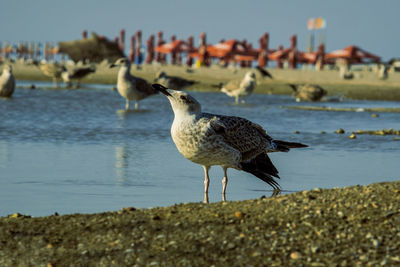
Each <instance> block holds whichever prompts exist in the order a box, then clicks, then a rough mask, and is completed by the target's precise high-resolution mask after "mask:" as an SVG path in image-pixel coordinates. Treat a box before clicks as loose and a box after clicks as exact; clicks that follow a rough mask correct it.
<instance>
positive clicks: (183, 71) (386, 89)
mask: <svg viewBox="0 0 400 267" xmlns="http://www.w3.org/2000/svg"><path fill="white" fill-rule="evenodd" d="M161 69H162V70H165V71H166V72H167V73H168V74H169V75H177V76H181V77H184V78H187V79H190V80H195V81H198V83H197V84H195V85H193V86H192V87H190V88H188V90H196V91H218V84H219V83H221V82H227V81H229V80H231V79H241V78H242V77H243V76H244V74H245V73H246V72H247V71H249V69H246V68H243V69H240V68H239V69H236V70H235V69H233V68H229V67H228V68H221V67H219V66H217V65H213V66H211V67H209V68H192V69H190V72H188V71H187V68H186V67H185V66H181V67H180V66H161V65H144V66H143V67H142V68H141V69H140V70H137V69H136V68H135V66H132V73H133V74H134V75H136V76H139V77H142V78H145V79H146V80H148V81H149V82H152V81H153V80H154V77H155V73H156V72H157V71H159V70H161ZM253 70H254V71H256V73H257V84H258V85H257V87H256V90H255V92H257V93H265V94H291V93H292V90H291V88H290V87H289V86H288V85H287V84H288V83H316V84H319V85H320V86H322V87H324V88H325V89H326V90H327V91H328V96H343V97H346V98H349V99H366V100H393V101H400V73H395V72H392V73H390V74H389V78H388V79H386V80H380V79H379V78H378V74H377V73H376V72H373V71H366V70H360V71H356V72H355V78H354V79H352V80H343V79H341V78H340V77H339V72H338V71H336V70H324V71H319V72H316V71H313V70H289V69H284V70H278V69H268V71H269V72H270V73H271V74H272V76H273V77H274V79H273V80H271V79H269V78H262V77H261V76H260V75H259V73H258V72H257V70H255V69H253ZM117 72H118V70H117V69H110V68H109V67H108V65H107V64H99V65H98V66H97V71H96V73H95V74H92V75H89V76H88V77H87V78H85V79H83V80H82V83H101V84H110V85H114V84H115V83H116V79H117ZM14 74H15V76H16V78H17V79H19V80H32V81H51V79H50V78H48V77H46V76H45V75H43V74H42V73H41V71H40V70H39V68H38V67H36V66H33V65H26V64H22V63H15V64H14Z"/></svg>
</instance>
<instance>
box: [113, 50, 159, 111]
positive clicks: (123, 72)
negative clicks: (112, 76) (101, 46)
mask: <svg viewBox="0 0 400 267" xmlns="http://www.w3.org/2000/svg"><path fill="white" fill-rule="evenodd" d="M114 67H119V68H120V69H119V71H118V78H117V90H118V93H119V94H120V95H121V96H122V97H123V98H125V99H126V105H125V109H126V110H129V101H132V100H133V101H135V109H136V110H137V109H139V101H140V100H142V99H144V98H146V97H149V96H151V95H154V94H157V93H158V91H156V90H154V89H153V87H152V86H151V84H149V83H148V82H147V81H146V80H144V79H142V78H139V77H135V76H133V75H132V74H131V63H130V61H129V59H127V58H119V59H117V60H116V61H115V62H114V63H113V64H111V65H110V68H114Z"/></svg>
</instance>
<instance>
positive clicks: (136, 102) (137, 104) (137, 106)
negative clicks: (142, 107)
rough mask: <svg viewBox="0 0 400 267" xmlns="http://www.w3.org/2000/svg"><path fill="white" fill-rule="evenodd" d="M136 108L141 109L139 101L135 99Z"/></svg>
mask: <svg viewBox="0 0 400 267" xmlns="http://www.w3.org/2000/svg"><path fill="white" fill-rule="evenodd" d="M135 109H136V110H138V109H139V102H138V101H135Z"/></svg>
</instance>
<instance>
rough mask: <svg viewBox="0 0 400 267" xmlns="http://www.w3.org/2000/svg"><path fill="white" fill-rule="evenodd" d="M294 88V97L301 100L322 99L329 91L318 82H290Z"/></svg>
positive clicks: (298, 100)
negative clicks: (317, 83)
mask: <svg viewBox="0 0 400 267" xmlns="http://www.w3.org/2000/svg"><path fill="white" fill-rule="evenodd" d="M288 85H289V86H290V87H291V88H292V89H293V94H292V95H293V97H294V98H295V99H296V101H297V102H300V101H309V102H314V101H320V100H321V99H322V97H324V96H325V95H326V94H327V91H326V90H325V89H324V88H322V87H321V86H319V85H316V84H288Z"/></svg>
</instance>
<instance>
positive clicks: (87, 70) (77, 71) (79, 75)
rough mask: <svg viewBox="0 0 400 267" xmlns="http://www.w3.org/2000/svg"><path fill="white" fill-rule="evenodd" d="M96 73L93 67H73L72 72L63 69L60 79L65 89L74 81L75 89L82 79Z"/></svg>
mask: <svg viewBox="0 0 400 267" xmlns="http://www.w3.org/2000/svg"><path fill="white" fill-rule="evenodd" d="M95 72H96V67H95V66H94V65H91V66H85V67H74V68H73V69H72V70H68V69H65V70H64V71H63V72H62V73H61V77H62V79H63V81H64V83H66V84H67V87H72V81H74V80H76V87H79V86H80V82H81V80H82V79H83V78H85V77H86V76H88V75H89V74H91V73H95Z"/></svg>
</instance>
